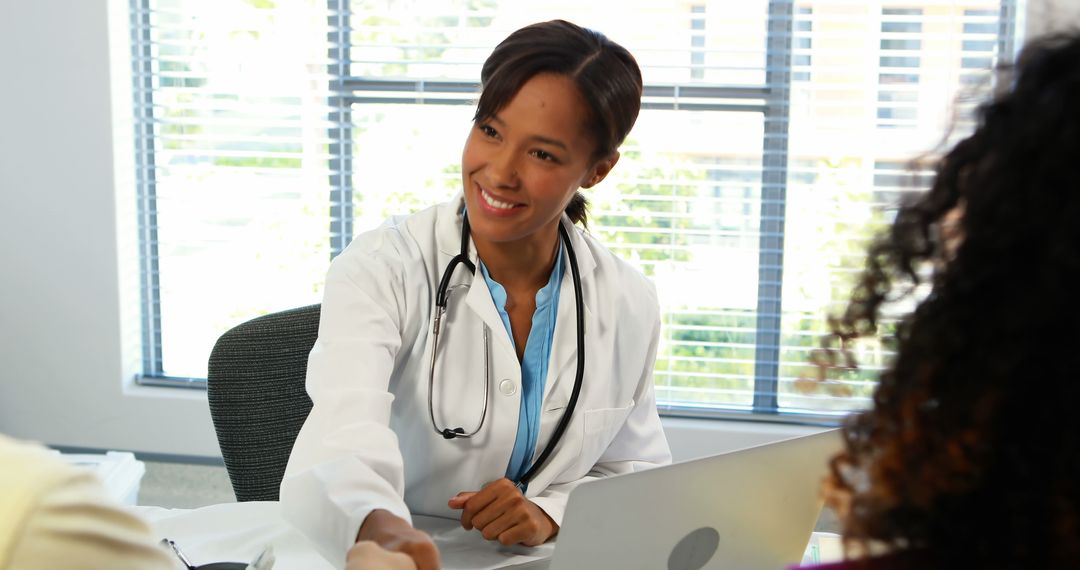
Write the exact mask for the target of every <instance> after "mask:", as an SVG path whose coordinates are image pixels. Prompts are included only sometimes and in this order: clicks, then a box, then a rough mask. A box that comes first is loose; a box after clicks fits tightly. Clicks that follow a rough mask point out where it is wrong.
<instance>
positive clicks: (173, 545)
mask: <svg viewBox="0 0 1080 570" xmlns="http://www.w3.org/2000/svg"><path fill="white" fill-rule="evenodd" d="M161 544H164V545H167V546H168V547H169V548H170V549H172V551H173V553H175V554H176V557H177V558H179V559H180V562H182V563H183V564H184V568H187V569H188V570H194V569H195V566H194V565H193V564H192V563H191V561H190V560H188V559H187V556H184V553H183V552H180V547H179V546H177V545H176V543H175V542H173V541H172V540H170V539H168V538H163V539H161Z"/></svg>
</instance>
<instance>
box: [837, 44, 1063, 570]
mask: <svg viewBox="0 0 1080 570" xmlns="http://www.w3.org/2000/svg"><path fill="white" fill-rule="evenodd" d="M999 85H1004V86H1005V87H1004V89H1003V90H1002V92H1001V93H999V94H998V95H997V96H996V97H994V98H993V99H992V100H991V101H989V102H988V103H985V104H983V105H982V106H980V107H979V109H978V112H977V119H978V123H977V126H976V129H975V131H974V134H972V135H971V136H969V137H967V138H965V139H963V140H962V141H960V142H959V143H958V144H956V145H955V146H954V147H953V148H952V149H951V150H950V151H948V152H947V153H946V154H945V155H944V157H943V158H942V159H941V160H940V161H938V163H937V165H936V173H935V177H934V181H933V184H932V185H931V188H930V189H929V191H927V192H926V193H924V194H922V195H921V196H920V197H919V198H918V199H917V200H915V201H914V202H912V203H910V204H907V205H905V206H903V207H901V208H900V210H899V212H898V214H897V217H896V219H895V221H894V223H893V224H892V225H891V227H890V228H889V230H888V231H887V233H886V234H884V235H882V236H881V237H879V238H878V240H877V241H876V242H874V243H873V245H872V246H871V247H870V251H869V258H868V261H867V268H866V270H865V271H864V273H863V274H862V276H861V280H860V282H859V284H858V286H857V287H856V289H855V291H854V293H853V297H852V301H851V303H850V304H849V306H848V308H847V310H846V312H845V313H844V314H843V315H842V316H841V317H840V318H839V319H837V320H835V321H834V322H833V325H832V329H833V335H834V338H839V339H840V340H841V342H842V343H846V342H847V341H850V340H851V339H854V338H856V337H859V336H865V335H872V334H877V330H878V328H879V325H880V324H881V323H880V319H881V314H882V311H881V308H882V306H883V304H884V303H887V302H891V301H893V300H895V299H896V298H897V297H898V296H899V297H903V296H904V295H909V294H911V292H912V291H913V290H914V289H915V286H917V285H919V284H920V283H926V284H928V285H929V286H930V288H929V292H928V294H927V296H926V297H925V298H924V299H923V300H922V301H921V302H920V303H919V304H918V305H917V307H916V308H915V310H914V311H913V312H912V313H910V314H908V315H907V316H906V317H904V318H902V319H901V320H900V322H899V323H898V325H897V331H896V334H895V337H894V338H893V339H892V340H893V341H894V342H895V348H896V357H895V360H894V361H893V362H892V363H891V364H890V365H889V367H888V368H887V370H886V371H885V372H884V373H883V374H882V375H881V377H880V382H879V384H878V387H877V389H876V391H875V393H874V398H873V404H874V405H873V408H872V409H870V410H868V411H866V412H863V413H860V414H858V415H854V416H851V417H849V418H848V421H847V423H846V425H845V426H844V430H843V432H844V439H845V449H844V451H843V452H842V453H840V454H839V455H838V456H837V457H835V458H834V459H833V461H832V466H831V467H832V468H831V475H830V478H829V481H828V488H829V489H828V492H829V495H830V502H831V503H833V504H834V505H836V506H838V507H839V510H841V511H842V512H841V514H842V518H843V520H844V535H845V540H847V541H849V544H851V543H854V544H863V545H866V544H868V543H870V542H875V541H879V542H884V543H885V544H887V545H889V546H892V547H894V548H900V549H922V550H925V552H926V553H927V554H928V555H929V556H930V557H931V558H932V559H933V560H934V561H935V563H936V566H938V567H957V568H959V567H971V568H976V567H978V568H1080V413H1077V411H1076V406H1077V402H1080V348H1078V347H1080V34H1077V33H1073V34H1068V35H1056V36H1052V37H1047V38H1044V39H1041V40H1039V41H1035V42H1033V43H1031V44H1030V45H1028V46H1027V47H1026V48H1025V49H1024V51H1023V54H1022V55H1021V56H1020V58H1019V60H1018V62H1017V64H1016V66H1015V69H1012V70H1002V74H1001V75H1000V76H999ZM957 212H959V214H960V215H959V216H958V223H959V229H958V231H959V233H958V236H957V238H956V240H955V242H954V243H949V240H948V239H946V237H943V236H942V232H941V230H942V228H943V226H945V225H947V224H948V223H950V222H951V221H952V218H954V217H957V216H955V213H957ZM920 272H921V274H922V276H923V277H922V278H920ZM927 275H928V277H927ZM1074 319H1075V320H1074Z"/></svg>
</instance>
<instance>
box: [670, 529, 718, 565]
mask: <svg viewBox="0 0 1080 570" xmlns="http://www.w3.org/2000/svg"><path fill="white" fill-rule="evenodd" d="M718 546H720V533H718V532H716V529H715V528H712V527H711V526H703V527H701V528H699V529H697V530H695V531H692V532H691V533H690V534H688V535H686V536H684V537H683V539H682V540H680V541H679V543H678V544H676V545H675V548H673V549H671V556H668V559H667V567H668V570H700V569H701V568H703V567H704V566H705V564H707V563H708V562H709V560H711V559H712V557H713V554H716V549H717V547H718Z"/></svg>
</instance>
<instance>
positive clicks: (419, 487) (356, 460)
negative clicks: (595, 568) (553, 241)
mask: <svg viewBox="0 0 1080 570" xmlns="http://www.w3.org/2000/svg"><path fill="white" fill-rule="evenodd" d="M461 206H462V199H461V198H460V196H459V198H457V199H455V200H452V201H450V202H447V203H445V204H442V205H439V206H435V207H432V208H428V209H426V210H424V211H421V212H419V213H417V214H414V215H412V216H409V217H406V218H402V219H398V220H391V221H390V222H388V223H387V224H386V225H384V226H383V227H381V228H379V229H376V230H374V231H370V232H367V233H365V234H362V235H360V236H357V238H356V239H355V240H353V242H352V243H351V244H350V245H349V246H348V247H347V248H346V249H345V251H343V252H342V253H341V255H339V256H338V257H337V258H336V259H335V260H334V261H333V263H332V264H331V266H330V270H329V272H328V274H327V278H326V290H325V292H324V298H323V304H322V315H321V322H320V324H319V337H318V340H317V341H316V343H315V346H314V348H313V349H312V351H311V357H310V360H309V361H308V372H307V391H308V394H309V395H310V396H311V399H312V401H313V402H314V407H313V408H312V410H311V414H310V415H309V416H308V418H307V421H306V422H305V423H304V426H303V429H301V431H300V434H299V436H298V437H297V439H296V444H295V446H294V447H293V450H292V455H291V457H290V458H289V465H288V468H287V470H286V472H285V477H284V480H283V482H282V486H281V502H282V508H283V511H284V513H285V516H286V518H287V519H289V520H290V521H291V522H292V523H293V524H294V525H296V526H297V527H299V529H300V530H301V531H302V532H303V533H304V534H306V535H307V537H308V538H309V539H311V540H312V542H313V543H315V545H316V546H317V547H318V549H319V551H320V552H321V553H322V554H323V556H324V557H326V558H327V559H328V560H329V561H330V562H331V563H333V564H337V565H341V564H343V562H344V555H345V552H346V551H347V549H348V548H349V546H351V545H352V544H353V542H354V540H355V538H356V534H357V531H358V529H359V527H360V524H361V523H362V522H363V520H364V518H365V517H367V515H368V513H369V512H370V511H371V510H373V509H375V508H382V509H387V510H389V511H391V512H393V513H394V514H396V515H398V516H400V517H402V518H404V519H406V520H410V513H416V514H423V515H435V516H445V517H451V518H458V517H459V516H460V512H459V511H454V510H452V509H450V508H448V507H447V505H446V503H447V501H448V500H449V499H450V497H452V496H454V495H455V494H456V493H458V492H459V491H475V490H478V489H480V488H481V487H482V486H483V485H484V484H485V483H487V482H489V481H493V480H495V479H498V478H500V477H503V476H504V475H505V472H506V467H507V464H508V462H509V459H510V454H511V450H512V449H513V447H514V441H515V437H516V435H517V425H518V412H519V410H520V406H521V402H520V399H521V367H520V364H519V363H518V360H517V354H516V352H515V351H514V348H513V342H512V340H511V338H510V336H509V335H508V334H507V332H506V328H505V327H504V325H503V322H502V320H501V319H500V317H499V314H498V311H497V310H496V308H495V305H494V302H493V301H492V298H491V294H490V292H489V291H488V288H487V286H486V285H485V284H484V282H483V278H482V277H481V278H480V279H479V280H477V281H476V284H475V286H472V287H469V288H468V289H467V292H462V293H459V294H457V295H456V296H455V297H454V298H452V299H451V301H450V306H449V310H448V311H447V314H446V316H445V317H444V319H443V328H442V332H441V334H440V337H439V359H438V365H437V368H436V379H435V385H434V389H433V392H434V398H433V401H434V410H435V419H436V421H438V422H439V425H440V427H451V428H453V427H458V426H461V427H463V428H464V429H465V430H466V431H467V432H468V431H472V430H473V429H475V427H476V424H477V422H478V421H479V418H480V415H481V413H482V410H483V403H484V402H483V400H484V397H483V394H484V362H483V360H484V343H483V340H482V339H483V336H482V335H483V333H482V330H483V325H484V324H486V325H487V326H488V327H489V330H490V338H491V349H490V351H491V352H490V367H491V375H492V384H491V386H490V392H489V397H488V410H487V419H486V421H485V423H484V426H483V428H482V429H481V430H480V433H478V434H477V435H476V436H475V437H473V438H471V439H465V438H458V439H453V440H446V439H443V438H442V436H440V435H439V434H437V433H435V430H434V429H433V428H432V425H431V420H430V417H429V412H428V371H429V366H430V358H431V352H430V351H431V344H432V336H433V335H432V334H431V328H432V323H433V318H434V311H433V307H434V296H435V290H436V288H437V287H438V283H439V279H440V278H441V277H442V274H443V270H444V269H445V268H446V265H447V263H448V262H449V261H450V259H451V258H452V257H453V256H454V255H455V254H457V253H458V251H459V250H460V247H461V241H460V240H461V215H460V213H459V212H460V210H461ZM562 223H563V224H564V225H566V226H567V229H568V230H569V235H570V239H571V242H572V244H573V246H574V250H575V253H576V254H577V261H578V266H579V268H580V274H581V287H582V296H583V301H584V313H585V374H584V380H583V382H582V388H581V395H580V398H579V400H578V404H577V408H576V409H575V411H574V414H573V417H572V419H571V422H570V424H569V426H568V427H567V429H566V432H565V433H564V434H563V437H562V440H561V441H560V442H559V444H558V446H557V448H556V450H555V451H554V452H553V454H552V456H551V457H550V458H549V459H548V461H547V463H546V464H545V465H544V466H543V468H542V469H541V470H540V471H539V472H538V473H537V475H536V477H535V478H534V479H533V480H532V482H531V483H530V484H529V487H528V493H527V496H528V498H529V499H530V500H532V501H533V502H534V503H536V504H537V505H538V506H540V507H541V508H542V509H544V511H545V512H546V513H547V514H548V515H549V516H550V517H551V518H552V519H553V520H554V521H555V522H556V523H560V524H561V522H562V517H563V512H564V510H565V506H566V499H567V495H568V494H569V492H570V490H571V489H572V488H573V487H574V486H575V485H577V484H579V483H581V482H582V481H585V480H587V479H590V478H595V477H603V476H607V475H612V474H617V473H627V472H632V471H638V470H642V469H645V468H648V467H652V466H655V465H659V464H664V463H668V462H670V461H671V453H670V450H669V448H668V444H667V440H666V438H665V436H664V433H663V429H662V427H661V424H660V418H659V416H658V414H657V411H656V400H655V395H654V391H653V363H654V360H655V358H656V349H657V342H658V338H659V329H660V318H659V309H658V306H657V299H656V292H655V289H654V288H653V285H652V284H651V282H649V281H648V280H647V279H646V278H645V277H644V276H643V275H641V273H639V272H638V271H637V270H635V269H633V268H632V267H631V266H630V265H629V264H627V263H626V262H624V261H622V260H620V259H618V258H617V257H616V256H615V255H613V254H612V253H611V252H609V251H608V250H607V249H606V248H604V247H603V246H602V245H600V243H599V242H598V241H597V240H596V239H595V238H593V237H592V236H591V235H589V234H587V233H585V232H583V231H582V230H580V229H578V228H576V227H574V226H573V225H571V224H570V221H569V219H567V218H566V217H565V215H564V216H563V220H562ZM470 243H471V242H470ZM470 250H471V252H470V256H471V258H472V259H473V261H474V262H475V261H476V250H475V248H471V247H470ZM472 281H473V276H472V275H471V274H470V272H469V270H468V269H467V268H465V267H464V266H460V267H459V268H458V270H457V271H456V272H455V274H454V278H453V280H452V281H451V283H454V284H468V283H471V282H472ZM561 287H562V292H561V293H560V295H559V309H558V316H557V318H556V323H555V334H554V339H553V346H552V349H551V359H550V361H549V365H548V377H547V380H546V382H545V385H544V398H543V404H542V415H541V427H540V435H539V439H538V443H537V447H536V450H535V453H534V455H533V459H535V458H536V456H538V455H539V454H540V452H541V451H542V450H543V448H544V446H545V445H546V444H547V442H548V440H549V438H550V437H551V433H552V431H553V429H554V427H555V425H556V423H557V422H558V421H559V418H560V417H561V416H562V412H563V409H564V407H565V406H566V403H567V401H568V400H569V398H570V393H571V390H572V388H573V384H574V377H575V372H576V367H577V359H576V358H575V356H576V352H577V350H576V346H577V332H576V326H577V325H576V318H575V302H574V286H573V281H572V278H571V272H570V267H569V264H568V263H567V264H566V270H565V271H564V274H563V281H562V285H561Z"/></svg>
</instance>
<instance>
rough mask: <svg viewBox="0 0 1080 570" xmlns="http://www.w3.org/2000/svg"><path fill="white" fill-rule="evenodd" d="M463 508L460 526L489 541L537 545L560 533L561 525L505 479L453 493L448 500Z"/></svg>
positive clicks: (451, 505) (450, 503)
mask: <svg viewBox="0 0 1080 570" xmlns="http://www.w3.org/2000/svg"><path fill="white" fill-rule="evenodd" d="M447 505H449V507H450V508H451V509H461V526H463V527H465V530H469V529H473V528H475V529H476V530H479V531H480V534H482V535H484V538H486V539H488V540H498V541H499V542H501V543H503V544H507V545H509V544H524V545H526V546H537V545H539V544H543V543H545V542H547V540H548V539H549V538H551V537H552V536H555V533H557V532H559V525H557V524H555V521H553V520H551V517H549V516H548V515H547V513H545V512H544V510H543V509H541V508H540V507H538V506H536V504H535V503H533V502H532V501H530V500H528V499H526V498H525V495H522V494H521V491H519V490H518V488H517V487H516V486H515V485H514V484H513V483H512V482H511V481H510V480H509V479H506V478H502V479H498V480H496V481H492V482H491V483H488V484H487V485H484V488H483V489H481V490H479V491H466V492H461V493H458V494H457V495H454V496H453V497H452V498H451V499H450V501H449V502H448V503H447Z"/></svg>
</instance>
